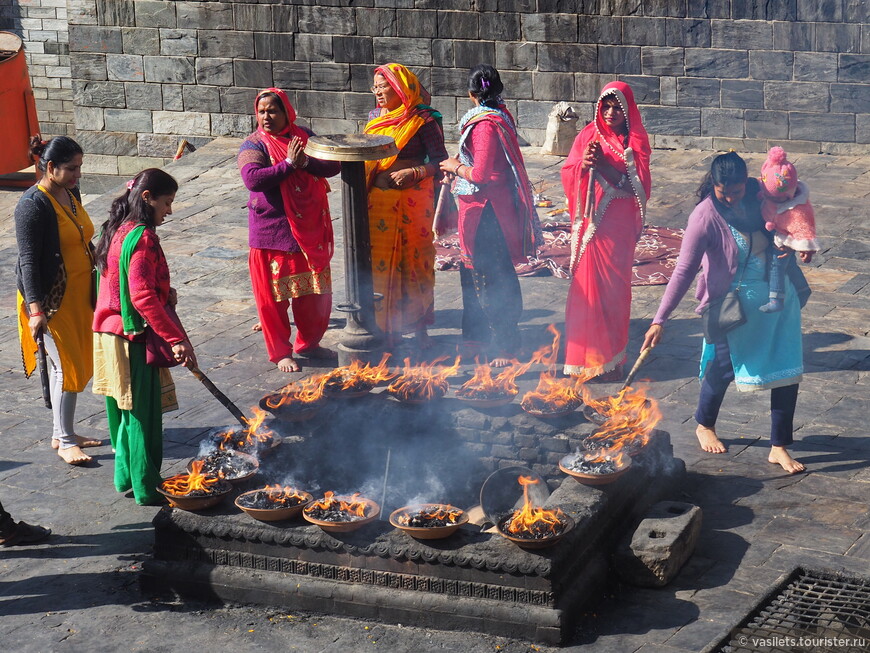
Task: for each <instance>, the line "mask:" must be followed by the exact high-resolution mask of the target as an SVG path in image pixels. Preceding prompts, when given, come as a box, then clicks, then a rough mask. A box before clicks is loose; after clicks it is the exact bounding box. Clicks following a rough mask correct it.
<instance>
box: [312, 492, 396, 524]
mask: <svg viewBox="0 0 870 653" xmlns="http://www.w3.org/2000/svg"><path fill="white" fill-rule="evenodd" d="M336 498H346V497H336ZM357 501H362V502H363V503H365V504H366V512H367V513H368V512H369V511H371V513H370V514H367V515H366V516H365V517H363V518H362V519H355V520H354V521H326V520H324V519H317V518H316V517H312V516H311V515H309V514H308V513H307V512H306V511H305V510H304V509H303V510H302V517H303V518H304V519H305V521H307V522H310V523H312V524H315V525H316V526H320V528H322V529H323V530H325V531H326V532H327V533H350V532H351V531H355V530H357V529H358V528H362V527H363V526H365V525H366V524H369V523H371V522H373V521H374V520H376V519H377V518H378V517H380V515H381V507H380V506H379V505H378V504H376V503H375V502H374V501H372V500H371V499H366V498H365V497H357ZM311 503H312V502H309V503H308V504H306V506H305V508H308V507H309V506H310V505H311Z"/></svg>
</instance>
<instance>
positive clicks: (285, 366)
mask: <svg viewBox="0 0 870 653" xmlns="http://www.w3.org/2000/svg"><path fill="white" fill-rule="evenodd" d="M278 369H279V370H281V371H282V372H298V371H299V370H301V369H302V368H301V367H299V362H298V361H297V360H296V359H295V358H293V357H292V356H288V357H287V358H282V359H281V360H279V361H278Z"/></svg>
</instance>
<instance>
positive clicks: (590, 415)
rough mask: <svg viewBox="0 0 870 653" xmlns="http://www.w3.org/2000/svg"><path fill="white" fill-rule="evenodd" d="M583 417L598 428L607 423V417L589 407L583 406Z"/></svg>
mask: <svg viewBox="0 0 870 653" xmlns="http://www.w3.org/2000/svg"><path fill="white" fill-rule="evenodd" d="M583 417H585V418H586V419H587V421H589V422H591V423H592V424H596V425H598V426H603V425H604V423H605V422H606V421H607V416H606V415H603V414H601V413H599V412H598V411H597V410H595V409H594V408H593V407H592V406H589V405H586V406H583Z"/></svg>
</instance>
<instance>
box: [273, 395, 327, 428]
mask: <svg viewBox="0 0 870 653" xmlns="http://www.w3.org/2000/svg"><path fill="white" fill-rule="evenodd" d="M280 397H281V393H277V392H276V393H274V394H270V395H266V396H265V397H263V398H262V399H260V404H259V405H260V408H262V409H263V410H265V411H267V412H269V413H272V415H274V416H275V418H276V419H279V420H281V421H282V422H304V421H305V420H308V419H311V418H312V417H314V416H315V415H316V414H317V412H318V411H319V410H320V408H321V407H322V406H323V404H324V403H325V402H324V401H322V400H317V401H312V402H311V403H310V404H309V405H307V406H300V407H299V408H289V407H287V406H278V407H276V408H272V407H271V406H269V401H270V400H272V403H277V402H278V400H279V399H280Z"/></svg>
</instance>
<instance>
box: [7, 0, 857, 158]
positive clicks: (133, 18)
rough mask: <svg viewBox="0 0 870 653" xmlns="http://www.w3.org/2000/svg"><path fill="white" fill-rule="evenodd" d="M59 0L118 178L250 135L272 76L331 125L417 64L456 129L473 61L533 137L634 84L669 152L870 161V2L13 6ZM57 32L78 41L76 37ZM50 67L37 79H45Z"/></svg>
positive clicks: (92, 128) (86, 138) (96, 141)
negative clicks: (775, 152)
mask: <svg viewBox="0 0 870 653" xmlns="http://www.w3.org/2000/svg"><path fill="white" fill-rule="evenodd" d="M8 2H9V0H0V7H2V8H4V9H7V7H8ZM4 3H6V6H4ZM51 4H61V5H63V4H66V6H67V8H68V12H67V15H68V22H69V52H70V55H69V57H70V59H69V64H70V75H71V78H72V92H73V98H74V102H75V112H74V120H73V121H72V123H73V124H72V125H67V129H68V130H71V128H74V130H75V133H76V134H77V136H78V138H79V139H80V140H81V141H82V142H83V145H84V146H85V148H86V150H87V151H88V152H89V153H91V154H92V155H95V156H89V157H88V163H89V166H97V167H98V168H99V169H100V171H103V172H113V171H118V172H121V173H125V172H127V168H130V169H131V170H132V169H138V168H139V167H141V166H142V165H143V164H145V163H146V162H145V161H141V160H140V161H135V160H134V157H137V156H138V157H145V158H146V159H149V158H153V159H155V161H157V160H160V159H161V158H166V157H169V156H171V155H172V154H173V153H174V151H175V148H176V146H177V143H178V141H179V140H180V139H181V138H183V137H186V138H188V139H189V140H191V141H192V142H194V143H196V142H198V141H199V140H205V139H208V138H211V137H213V136H217V135H241V134H244V133H246V132H248V131H249V130H250V129H251V127H252V124H253V123H252V103H253V98H254V95H255V93H256V91H257V90H258V89H259V88H262V87H265V86H270V85H275V86H280V87H282V88H285V89H287V90H288V92H289V93H290V96H291V101H293V102H294V104H295V106H296V108H297V111H298V112H299V114H300V116H301V117H302V118H304V119H305V121H306V122H307V123H308V124H309V125H310V126H311V127H312V128H313V129H314V130H315V131H317V132H320V133H329V132H348V131H354V130H357V129H358V128H359V127H360V125H361V124H362V123H363V122H364V120H365V117H366V114H367V112H368V110H369V109H370V108H372V106H373V101H372V98H371V97H370V94H369V93H368V87H369V86H370V84H371V72H372V69H373V68H374V67H375V65H377V64H380V63H386V62H389V61H398V62H402V63H405V64H406V65H408V66H409V67H411V68H412V69H413V70H414V71H415V72H417V73H418V75H419V76H420V77H421V79H422V81H423V82H424V83H425V84H426V85H427V86H428V88H429V89H430V90H431V91H432V94H433V105H434V106H435V107H436V108H437V109H439V110H440V111H441V112H442V113H443V115H444V121H445V129H446V130H447V133H448V136H451V135H453V136H454V138H455V123H456V119H457V116H461V115H462V113H463V112H464V111H465V109H466V108H467V107H468V106H469V105H468V101H467V99H466V98H465V91H464V84H465V78H466V75H467V71H468V68H469V67H470V66H473V65H475V64H477V63H480V62H491V63H492V64H494V65H495V66H496V67H498V68H499V69H500V70H501V72H502V74H503V77H504V81H505V83H506V92H505V98H506V99H507V103H508V106H509V107H510V108H511V110H512V111H513V112H514V113H515V115H516V116H517V119H518V122H519V125H520V128H521V133H522V135H523V137H524V138H525V139H526V140H527V141H528V142H529V143H531V144H535V145H537V144H540V143H541V142H542V140H543V135H544V129H545V126H546V119H547V114H548V112H549V110H550V108H551V107H552V104H553V103H554V102H556V101H558V100H570V101H572V102H574V104H575V105H576V107H577V108H578V110H579V113H580V114H581V116H582V117H583V118H584V119H586V120H588V119H589V118H590V117H591V114H592V106H593V105H592V103H593V101H594V100H595V98H596V96H597V93H598V90H599V89H600V88H601V86H602V85H603V84H604V83H606V82H608V81H611V80H613V79H622V80H624V81H627V82H628V83H630V84H631V85H632V87H633V88H634V90H635V95H636V97H637V99H638V101H639V102H640V104H641V105H642V107H641V111H642V113H643V116H644V120H645V123H646V126H647V129H648V131H649V132H650V134H651V135H652V137H653V143H654V145H655V146H656V147H697V148H702V149H711V148H715V149H723V148H735V149H739V150H750V151H763V150H765V149H766V148H767V147H769V146H770V144H771V143H774V142H776V143H783V142H788V147H789V148H790V149H791V150H797V151H805V152H849V151H861V152H864V151H866V149H867V144H870V80H868V71H870V23H868V20H870V19H868V15H870V6H868V2H867V0H777V2H767V1H764V2H762V1H761V0H319V1H317V2H315V1H313V0H284V1H283V2H281V1H279V0H247V1H246V0H235V1H230V0H223V1H216V2H203V1H199V0H195V1H184V0H179V1H176V2H169V1H163V0H66V2H65V3H64V2H62V1H61V0H30V1H29V2H25V1H24V0H21V1H20V2H13V3H12V5H11V6H12V13H14V11H15V6H16V5H17V6H18V11H19V12H22V13H28V12H33V11H35V10H36V9H37V8H39V9H42V10H45V9H47V6H48V5H51ZM60 9H61V8H58V10H57V14H56V16H59V14H60ZM4 15H7V16H8V15H9V11H8V10H7V11H5V13H4ZM22 20H24V19H22ZM27 20H36V19H31V18H28V19H27ZM46 20H47V19H44V20H43V22H45V21H46ZM24 29H27V30H31V31H29V32H28V34H27V38H28V48H29V49H30V50H31V53H32V54H31V55H30V56H31V58H32V59H31V60H33V57H35V56H36V47H35V46H37V45H38V43H39V42H40V39H41V38H42V41H43V48H47V47H48V46H49V44H50V42H51V38H43V33H42V32H38V31H36V29H35V23H34V24H33V26H32V27H31V23H27V26H26V27H25V25H24V24H23V23H22V24H21V30H22V31H23V30H24ZM57 38H58V43H57V44H56V46H54V47H56V48H57V49H60V44H61V39H62V36H61V33H60V32H58V33H57ZM58 56H59V57H61V58H62V57H64V56H65V55H58ZM33 62H34V66H35V67H36V68H37V70H32V71H31V72H32V74H33V75H34V78H35V79H42V77H41V75H40V73H42V72H43V71H42V69H41V68H39V66H41V64H39V63H37V62H36V61H35V60H33ZM46 68H47V66H46ZM62 79H63V78H60V80H59V81H61V80H62ZM34 85H35V86H38V84H34ZM47 101H49V99H48V98H47V97H46V98H42V97H41V98H40V102H43V103H44V102H47ZM42 111H43V114H44V115H47V113H49V112H48V109H42ZM67 114H68V112H67ZM581 122H582V121H581Z"/></svg>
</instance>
